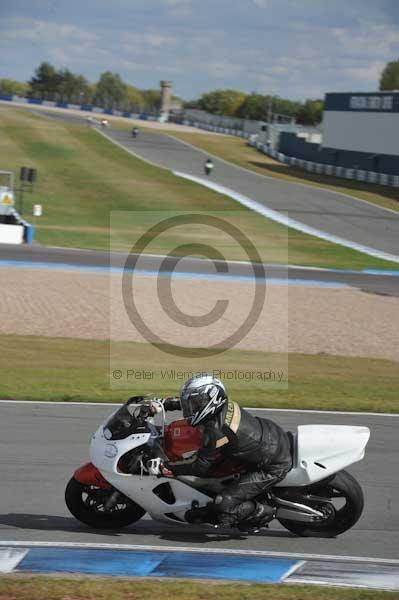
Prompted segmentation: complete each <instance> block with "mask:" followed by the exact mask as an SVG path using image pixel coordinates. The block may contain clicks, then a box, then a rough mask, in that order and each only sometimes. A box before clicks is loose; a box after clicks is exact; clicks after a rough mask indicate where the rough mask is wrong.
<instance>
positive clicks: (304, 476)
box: [277, 425, 370, 487]
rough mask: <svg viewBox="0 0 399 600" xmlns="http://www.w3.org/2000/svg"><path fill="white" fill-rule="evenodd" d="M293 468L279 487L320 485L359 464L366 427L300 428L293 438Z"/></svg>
mask: <svg viewBox="0 0 399 600" xmlns="http://www.w3.org/2000/svg"><path fill="white" fill-rule="evenodd" d="M294 437H296V444H295V445H296V448H295V450H294V459H295V462H294V465H293V468H292V469H291V471H290V472H289V473H288V474H287V476H286V477H285V479H283V481H281V482H280V483H278V484H277V486H280V487H296V486H303V485H309V484H311V483H315V482H317V481H321V480H322V479H325V478H326V477H329V476H330V475H334V474H335V473H337V472H338V471H341V470H342V469H345V468H346V467H348V466H349V465H351V464H353V463H355V462H358V461H359V460H362V458H363V457H364V453H365V448H366V445H367V442H368V440H369V437H370V430H369V428H368V427H352V426H347V425H338V426H336V425H300V426H299V427H298V433H297V434H296V436H294Z"/></svg>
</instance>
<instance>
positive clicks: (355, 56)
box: [0, 0, 399, 99]
mask: <svg viewBox="0 0 399 600" xmlns="http://www.w3.org/2000/svg"><path fill="white" fill-rule="evenodd" d="M0 57H1V58H0V77H10V78H13V79H19V80H21V81H23V80H27V79H29V78H30V77H31V76H32V74H33V71H34V69H35V67H37V65H38V64H39V63H40V62H41V61H43V60H46V61H49V62H51V63H53V64H54V65H55V66H57V67H58V68H61V67H68V68H69V69H71V70H72V71H74V72H76V73H82V74H83V75H85V76H86V77H87V78H88V79H89V80H91V81H96V79H97V78H98V75H99V74H100V73H101V72H103V71H105V70H112V71H116V72H119V73H120V75H121V76H122V77H123V79H124V80H125V81H126V82H128V83H131V84H132V85H136V86H137V87H139V88H154V87H158V83H159V80H160V79H170V80H172V81H173V83H174V92H175V94H177V95H179V96H181V97H183V98H185V99H192V98H195V97H198V96H199V95H200V94H201V93H203V92H205V91H209V90H213V89H216V88H227V87H228V88H234V89H241V90H243V91H245V92H252V91H256V92H259V93H270V92H273V93H274V94H278V95H280V96H282V97H287V98H292V99H303V98H311V97H322V96H323V95H324V93H325V92H327V91H373V90H375V89H377V87H378V79H379V75H380V73H381V70H382V69H383V67H384V65H385V64H386V62H387V61H389V60H393V59H398V58H399V0H69V1H68V2H66V1H61V0H0Z"/></svg>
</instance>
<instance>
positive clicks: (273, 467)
mask: <svg viewBox="0 0 399 600" xmlns="http://www.w3.org/2000/svg"><path fill="white" fill-rule="evenodd" d="M178 404H179V403H178V402H177V403H176V401H175V405H174V406H173V407H172V406H170V407H168V406H165V408H166V409H168V408H169V409H172V410H174V409H176V408H178ZM224 458H234V459H238V460H239V461H240V463H242V464H244V465H247V469H246V472H245V473H244V474H243V475H241V476H240V478H239V479H238V480H235V482H234V483H232V484H230V485H227V486H226V487H225V488H224V490H223V493H222V494H221V496H220V497H219V498H217V500H216V503H217V504H216V505H215V508H216V509H217V511H218V512H220V513H225V514H230V515H234V514H235V513H237V511H238V510H239V507H240V505H241V504H242V503H244V502H245V501H248V500H252V499H254V498H256V496H258V495H259V494H261V493H262V492H264V491H266V490H267V489H268V488H270V487H273V486H274V485H275V484H276V483H278V482H279V481H281V480H282V479H284V477H285V476H286V474H287V473H288V471H289V470H290V469H291V467H292V458H291V451H290V443H289V439H288V436H287V434H286V433H285V431H284V430H283V429H281V427H279V426H278V425H276V423H274V422H273V421H270V420H269V419H260V418H259V417H254V416H253V415H251V414H250V413H249V412H247V411H246V410H245V409H242V408H240V407H239V405H238V404H237V403H236V402H232V401H230V400H229V401H228V402H227V403H226V405H225V406H224V408H223V410H222V412H221V413H219V414H218V415H217V416H216V417H215V419H212V420H210V421H208V422H207V423H205V424H204V426H203V445H202V447H201V448H200V449H199V451H198V452H197V453H196V454H195V455H194V457H193V458H192V459H189V460H184V461H179V462H168V463H166V466H167V467H168V468H170V469H171V470H172V471H173V472H174V473H175V474H176V475H193V476H196V477H206V476H207V474H208V472H209V471H210V469H211V468H212V467H214V466H216V465H217V464H220V463H221V462H223V459H224ZM247 504H248V503H247ZM253 506H254V505H253V504H252V506H251V511H252V510H253ZM251 511H250V512H251Z"/></svg>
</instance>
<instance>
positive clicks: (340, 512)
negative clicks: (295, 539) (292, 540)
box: [279, 471, 364, 538]
mask: <svg viewBox="0 0 399 600" xmlns="http://www.w3.org/2000/svg"><path fill="white" fill-rule="evenodd" d="M307 492H308V493H309V494H310V495H311V500H309V501H306V499H305V497H304V498H302V500H301V501H302V502H303V503H304V504H308V505H309V506H311V507H312V508H316V509H319V510H321V511H322V512H325V513H326V518H325V520H321V521H315V522H313V523H303V522H302V523H300V522H298V521H291V520H287V519H279V521H280V523H281V525H283V526H284V527H285V528H286V529H288V530H289V531H291V532H292V533H295V534H296V535H300V536H302V537H326V538H329V537H336V536H337V535H340V534H341V533H344V532H345V531H348V529H350V528H351V527H353V526H354V525H355V523H357V521H358V520H359V519H360V517H361V514H362V512H363V507H364V497H363V492H362V488H361V487H360V485H359V484H358V482H357V481H356V479H355V478H354V477H352V475H350V474H349V473H348V472H347V471H340V472H339V473H337V474H336V475H335V476H334V478H333V479H331V480H329V481H328V483H324V484H323V482H320V483H318V484H315V485H314V486H311V487H310V488H308V490H307ZM318 497H319V498H320V500H318Z"/></svg>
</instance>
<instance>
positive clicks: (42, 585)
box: [0, 575, 398, 600]
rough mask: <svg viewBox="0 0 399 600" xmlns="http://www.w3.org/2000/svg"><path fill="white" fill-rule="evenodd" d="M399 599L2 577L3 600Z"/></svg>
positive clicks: (320, 590)
mask: <svg viewBox="0 0 399 600" xmlns="http://www.w3.org/2000/svg"><path fill="white" fill-rule="evenodd" d="M153 598H164V599H165V600H167V599H170V598H173V599H175V600H180V599H181V600H187V599H190V600H390V599H392V600H394V598H398V595H397V592H382V591H374V590H361V589H342V588H341V589H337V588H326V587H321V586H298V585H292V586H291V585H290V586H288V585H287V586H283V585H280V586H277V585H259V584H241V583H236V582H234V584H226V583H216V582H210V581H207V582H198V581H190V580H189V581H170V580H162V581H153V580H147V581H138V580H137V579H129V580H126V579H125V580H124V579H117V578H112V579H111V578H105V577H101V578H100V577H97V578H92V577H85V578H82V577H74V578H72V577H69V578H66V577H43V576H37V577H29V576H28V577H21V576H20V575H14V576H3V577H1V578H0V600H44V599H46V600H152V599H153Z"/></svg>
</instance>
